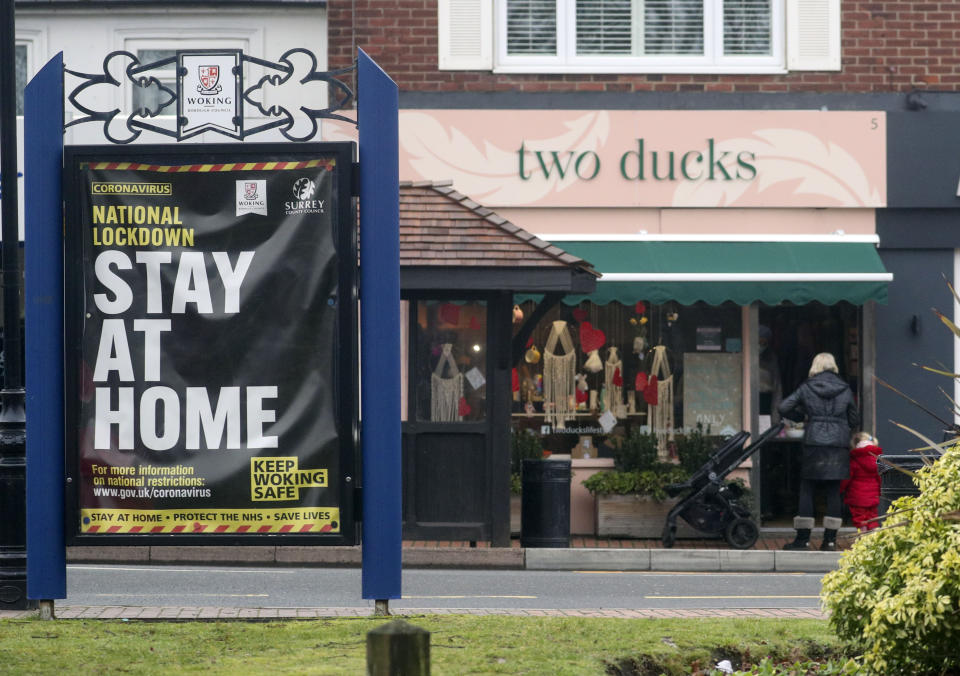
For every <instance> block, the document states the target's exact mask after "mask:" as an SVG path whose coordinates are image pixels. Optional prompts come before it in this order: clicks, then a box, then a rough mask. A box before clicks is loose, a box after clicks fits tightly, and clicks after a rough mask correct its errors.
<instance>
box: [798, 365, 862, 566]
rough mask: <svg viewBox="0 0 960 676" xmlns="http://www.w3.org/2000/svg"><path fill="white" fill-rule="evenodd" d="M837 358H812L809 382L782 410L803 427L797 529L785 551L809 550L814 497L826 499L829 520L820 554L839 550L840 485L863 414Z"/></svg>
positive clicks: (848, 463)
mask: <svg viewBox="0 0 960 676" xmlns="http://www.w3.org/2000/svg"><path fill="white" fill-rule="evenodd" d="M837 373H838V369H837V362H836V361H835V360H834V358H833V355H832V354H830V353H828V352H821V353H820V354H818V355H817V356H815V357H814V358H813V364H812V365H811V366H810V373H809V378H807V380H805V381H804V382H803V383H801V384H800V387H798V388H797V390H796V392H794V393H793V394H791V395H790V396H789V397H787V398H786V399H784V400H783V401H782V402H781V403H780V406H779V411H780V415H781V416H783V417H784V418H787V419H789V420H793V421H796V422H805V425H804V432H803V462H802V464H801V473H800V498H799V501H798V502H799V504H798V506H797V516H796V517H794V519H793V527H794V528H795V529H796V531H797V535H796V538H795V539H794V541H793V542H790V543H788V544H787V545H785V546H784V549H809V548H810V530H811V529H812V528H813V524H814V518H813V491H814V488H815V487H816V486H821V487H823V489H824V490H826V493H827V514H826V516H824V518H823V529H824V530H823V543H822V544H821V545H820V549H821V550H822V551H832V550H834V549H836V548H837V530H839V528H840V525H841V524H842V523H843V519H842V517H841V511H840V510H841V503H840V482H841V481H843V480H844V479H846V478H847V477H848V476H849V475H850V435H851V433H852V432H853V430H855V429H856V427H857V425H859V424H860V413H859V411H858V410H857V405H856V403H855V402H854V400H853V392H851V391H850V386H849V385H847V383H846V382H845V381H844V380H843V379H842V378H840V376H839V375H837Z"/></svg>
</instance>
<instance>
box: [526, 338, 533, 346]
mask: <svg viewBox="0 0 960 676" xmlns="http://www.w3.org/2000/svg"><path fill="white" fill-rule="evenodd" d="M532 345H533V336H530V338H529V339H527V347H530V346H532Z"/></svg>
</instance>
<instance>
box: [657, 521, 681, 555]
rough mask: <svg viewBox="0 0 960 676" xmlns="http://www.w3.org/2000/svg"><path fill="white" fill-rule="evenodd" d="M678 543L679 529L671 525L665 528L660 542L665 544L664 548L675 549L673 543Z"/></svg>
mask: <svg viewBox="0 0 960 676" xmlns="http://www.w3.org/2000/svg"><path fill="white" fill-rule="evenodd" d="M676 541H677V527H676V526H671V525H670V524H669V523H668V524H666V525H665V526H664V527H663V537H661V538H660V542H662V543H663V546H664V547H666V548H667V549H670V548H671V547H673V543H674V542H676Z"/></svg>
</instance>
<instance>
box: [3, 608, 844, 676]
mask: <svg viewBox="0 0 960 676" xmlns="http://www.w3.org/2000/svg"><path fill="white" fill-rule="evenodd" d="M404 619H405V620H406V621H408V622H410V623H411V624H414V625H416V626H418V627H421V628H423V629H426V630H427V631H429V632H430V633H431V636H430V657H431V666H432V673H434V674H436V675H438V676H442V675H445V674H550V676H560V675H562V674H571V675H573V674H576V675H577V676H580V675H582V674H604V673H609V674H638V675H643V676H645V675H646V674H659V673H666V674H685V673H690V672H691V670H692V669H696V668H699V669H705V668H709V667H712V666H713V665H714V664H716V662H717V661H718V660H720V659H730V660H731V662H733V664H734V666H735V667H739V666H740V664H741V663H742V662H741V660H743V659H744V658H746V659H747V660H748V661H749V662H750V663H755V662H758V661H760V659H761V658H763V657H764V656H771V657H773V658H775V659H777V660H781V659H790V660H791V661H792V660H805V659H811V658H817V657H821V656H824V655H830V654H834V653H837V652H839V651H840V647H839V643H838V641H837V639H836V637H835V636H834V635H833V633H832V632H831V630H830V628H829V626H828V625H827V623H826V622H825V621H821V620H780V619H722V618H718V619H684V620H676V619H669V620H667V619H656V620H653V619H636V620H634V619H608V618H555V617H552V618H547V617H544V618H536V617H515V616H462V615H424V616H412V617H411V616H407V617H405V618H404ZM385 621H386V620H384V619H382V618H380V619H368V618H337V619H325V620H299V621H271V622H243V621H229V622H222V621H220V622H204V621H187V622H143V621H141V622H137V621H129V622H124V621H122V620H56V621H46V622H45V621H41V620H39V619H34V618H30V619H21V620H0V674H18V675H20V674H80V675H82V674H96V675H97V676H104V675H107V674H205V675H206V676H214V675H216V674H230V675H231V676H233V675H236V674H257V675H261V674H363V673H365V671H366V633H367V632H368V631H370V630H371V629H373V628H375V627H378V626H380V625H382V624H384V623H385Z"/></svg>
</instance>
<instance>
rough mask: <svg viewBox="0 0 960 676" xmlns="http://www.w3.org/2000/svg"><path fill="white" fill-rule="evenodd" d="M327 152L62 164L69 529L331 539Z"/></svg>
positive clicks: (333, 482)
mask: <svg viewBox="0 0 960 676" xmlns="http://www.w3.org/2000/svg"><path fill="white" fill-rule="evenodd" d="M162 157H163V156H161V158H162ZM336 157H337V156H336V154H333V155H330V156H327V157H324V156H319V157H316V156H315V157H312V158H311V159H304V158H303V157H302V156H297V157H295V158H293V159H290V160H289V161H284V160H280V161H271V162H255V163H254V162H240V163H228V162H225V163H220V164H190V163H186V164H184V163H182V162H177V161H176V160H173V162H172V163H170V164H166V165H165V164H145V163H137V162H117V161H104V162H98V161H92V162H87V161H84V162H80V163H79V165H78V172H79V174H78V175H79V180H78V181H77V185H78V187H77V191H78V195H77V203H78V211H79V214H78V217H79V227H80V234H79V236H80V237H81V238H82V241H81V242H80V244H79V251H80V252H81V255H82V264H81V268H82V291H76V292H75V293H78V294H80V293H82V299H79V298H77V299H76V300H77V302H78V303H79V304H80V306H81V307H82V318H78V319H79V322H80V324H82V327H81V328H80V333H79V334H78V335H79V343H80V345H79V348H80V355H79V359H78V361H79V371H80V373H79V374H77V375H76V378H77V381H76V387H75V388H74V389H75V390H76V391H75V392H74V393H73V395H74V396H75V397H76V398H77V399H78V401H79V403H78V404H77V407H76V415H75V418H74V419H75V420H76V423H77V431H76V439H77V444H78V448H77V465H76V472H77V474H76V476H77V486H76V496H77V502H78V506H79V508H78V512H77V513H78V517H79V520H80V525H79V533H80V534H82V535H98V534H115V535H137V534H191V535H219V534H224V535H242V534H257V533H273V534H275V533H290V534H338V533H341V528H342V522H341V508H342V504H341V503H342V499H341V498H342V496H341V479H342V474H341V473H342V472H343V471H344V468H343V467H341V464H342V460H343V458H342V455H341V438H340V437H341V435H342V433H338V424H337V423H338V421H337V412H336V409H337V404H336V396H335V391H336V389H337V382H335V375H334V371H335V370H336V369H335V366H334V355H335V343H336V340H337V333H336V332H337V302H336V298H337V285H338V279H339V277H338V255H337V251H336V248H335V239H334V238H335V232H334V229H335V226H334V221H335V219H336V218H337V215H336V214H337V211H336V209H337V207H336V204H335V201H336V199H337V197H336V195H337V186H336V182H337V180H338V176H339V175H340V174H338V171H337V170H338V169H339V168H340V167H338V166H337V159H336ZM345 169H349V166H347V167H345ZM68 363H70V362H69V360H68ZM69 396H70V395H68V397H69Z"/></svg>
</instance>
